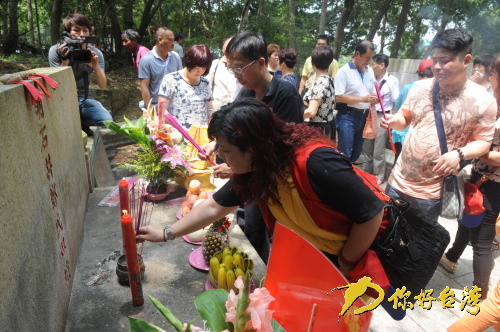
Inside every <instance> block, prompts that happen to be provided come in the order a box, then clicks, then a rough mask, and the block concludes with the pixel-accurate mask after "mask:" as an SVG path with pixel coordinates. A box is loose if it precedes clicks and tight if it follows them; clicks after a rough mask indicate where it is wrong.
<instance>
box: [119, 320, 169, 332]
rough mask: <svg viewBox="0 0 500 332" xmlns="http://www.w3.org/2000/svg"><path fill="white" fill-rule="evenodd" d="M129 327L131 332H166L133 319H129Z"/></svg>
mask: <svg viewBox="0 0 500 332" xmlns="http://www.w3.org/2000/svg"><path fill="white" fill-rule="evenodd" d="M128 325H129V328H130V332H150V331H151V332H166V331H165V330H163V329H161V328H159V327H158V326H156V325H153V324H151V323H148V322H145V321H143V320H140V319H137V318H132V317H129V318H128Z"/></svg>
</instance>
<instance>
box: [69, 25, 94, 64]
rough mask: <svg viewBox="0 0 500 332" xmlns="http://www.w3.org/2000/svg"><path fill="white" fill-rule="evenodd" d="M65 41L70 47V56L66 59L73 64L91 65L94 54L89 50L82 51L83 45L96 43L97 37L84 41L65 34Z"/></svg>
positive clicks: (86, 38) (84, 39) (85, 38)
mask: <svg viewBox="0 0 500 332" xmlns="http://www.w3.org/2000/svg"><path fill="white" fill-rule="evenodd" d="M63 40H64V43H65V44H66V46H67V47H68V51H69V54H68V56H67V57H66V58H67V59H70V60H71V62H73V63H89V62H90V61H91V60H92V54H91V53H90V50H89V49H82V45H83V44H92V43H95V37H93V36H87V37H84V38H83V39H79V38H73V36H71V34H70V33H69V32H64V33H63Z"/></svg>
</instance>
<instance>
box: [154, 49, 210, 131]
mask: <svg viewBox="0 0 500 332" xmlns="http://www.w3.org/2000/svg"><path fill="white" fill-rule="evenodd" d="M211 65H212V55H211V54H210V50H209V49H208V46H206V45H193V46H191V47H190V48H188V49H187V50H186V53H185V54H184V68H183V69H181V70H179V71H177V72H173V73H170V74H167V75H165V77H164V78H163V81H162V83H161V85H160V90H159V92H158V105H159V107H160V109H165V110H167V111H168V112H169V113H170V114H172V115H173V116H174V117H175V119H176V120H177V122H179V123H180V124H181V125H182V126H183V127H184V128H185V129H187V130H189V128H190V127H191V125H202V124H207V123H208V118H209V117H210V112H211V111H212V109H213V106H212V99H213V98H212V90H211V89H210V84H209V82H208V80H207V79H206V78H205V77H203V76H204V75H206V74H207V73H208V71H209V70H210V66H211ZM162 103H164V104H163V105H164V106H162Z"/></svg>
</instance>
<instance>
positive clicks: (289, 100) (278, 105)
mask: <svg viewBox="0 0 500 332" xmlns="http://www.w3.org/2000/svg"><path fill="white" fill-rule="evenodd" d="M237 98H255V91H254V90H250V89H241V91H240V94H239V95H238V97H237ZM262 102H263V103H265V104H266V105H267V106H268V107H269V108H270V109H271V110H272V111H273V113H274V114H276V116H277V117H278V118H280V119H281V120H283V121H285V122H295V123H302V122H304V105H303V103H302V98H300V95H299V93H298V92H297V89H295V88H294V87H293V86H292V85H291V84H290V83H288V82H284V81H283V80H282V79H280V78H276V77H273V79H272V80H271V84H269V88H268V89H267V91H266V95H265V96H264V98H262Z"/></svg>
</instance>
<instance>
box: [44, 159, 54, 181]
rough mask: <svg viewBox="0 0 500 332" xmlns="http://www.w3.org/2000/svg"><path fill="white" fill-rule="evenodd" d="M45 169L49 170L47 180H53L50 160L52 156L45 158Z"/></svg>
mask: <svg viewBox="0 0 500 332" xmlns="http://www.w3.org/2000/svg"><path fill="white" fill-rule="evenodd" d="M45 168H46V169H47V174H46V175H47V180H51V179H52V178H53V177H54V173H52V160H51V159H50V154H48V155H47V158H45Z"/></svg>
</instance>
